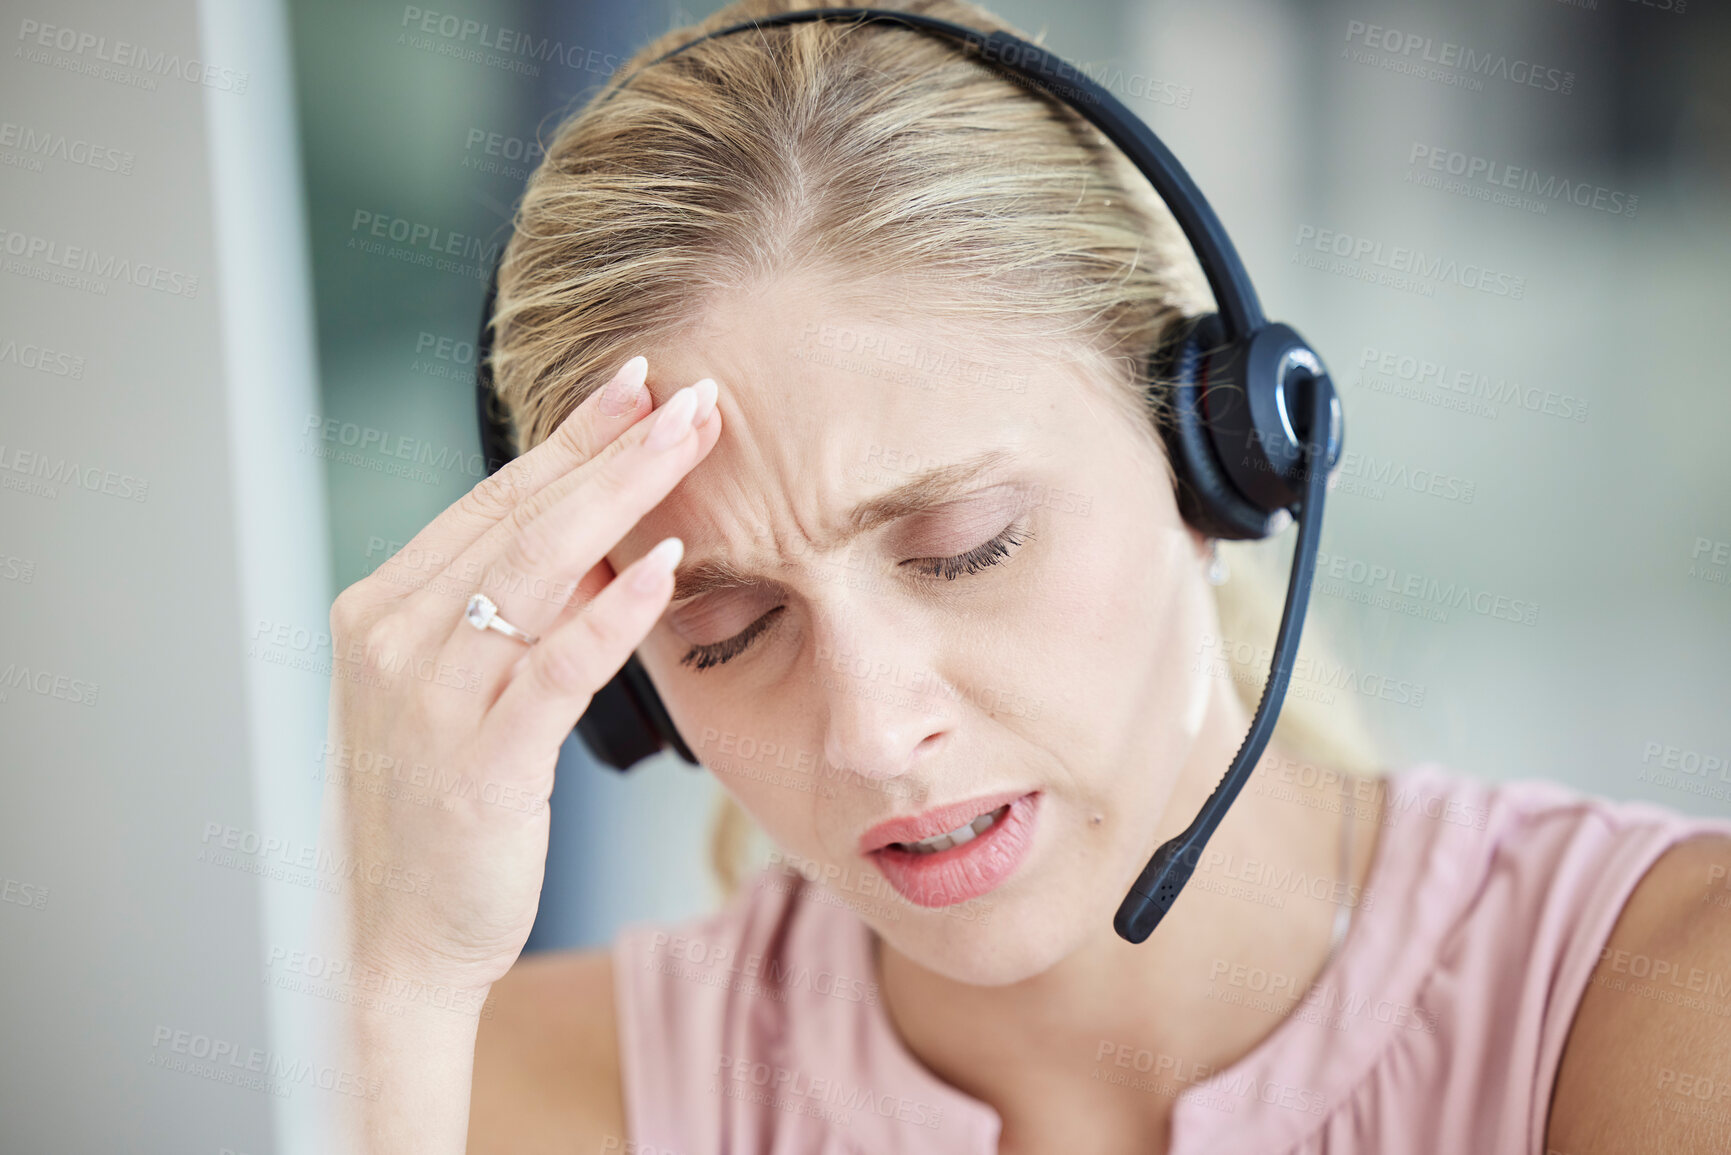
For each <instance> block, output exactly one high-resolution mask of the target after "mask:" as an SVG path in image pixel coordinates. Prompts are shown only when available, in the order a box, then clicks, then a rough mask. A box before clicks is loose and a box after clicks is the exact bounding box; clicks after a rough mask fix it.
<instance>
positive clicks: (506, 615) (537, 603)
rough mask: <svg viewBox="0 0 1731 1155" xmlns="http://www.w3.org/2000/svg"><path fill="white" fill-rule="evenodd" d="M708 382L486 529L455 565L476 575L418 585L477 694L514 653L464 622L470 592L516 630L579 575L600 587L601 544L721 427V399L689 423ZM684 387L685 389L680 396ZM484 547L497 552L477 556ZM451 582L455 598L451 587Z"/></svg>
mask: <svg viewBox="0 0 1731 1155" xmlns="http://www.w3.org/2000/svg"><path fill="white" fill-rule="evenodd" d="M713 389H714V382H713V381H710V380H709V379H707V378H706V379H705V380H704V381H703V382H700V383H699V384H698V385H693V386H687V387H686V388H685V389H682V390H680V392H679V393H676V394H674V396H673V397H670V398H669V399H668V400H667V402H666V404H664V405H663V406H662V407H661V410H660V413H659V414H658V415H657V417H656V418H654V419H652V420H651V421H647V422H643V423H642V424H641V425H640V426H639V427H637V428H634V429H632V430H630V431H629V432H627V433H626V435H625V436H624V437H622V438H620V439H619V441H618V442H615V445H617V446H619V447H620V448H618V450H617V451H613V449H612V447H610V448H609V451H608V452H606V453H603V454H601V455H599V456H598V457H596V458H595V460H593V461H591V462H590V463H589V464H588V465H587V466H585V467H584V468H582V469H579V470H576V471H574V472H573V473H571V474H569V475H567V476H566V477H565V478H562V479H561V480H560V481H558V482H556V483H555V484H553V485H550V486H548V487H547V488H546V489H545V490H543V491H542V492H541V493H539V494H537V495H536V496H535V497H533V498H531V499H529V500H528V501H526V502H524V503H523V504H522V505H520V506H519V507H518V508H517V510H516V511H515V512H514V513H513V514H512V515H511V516H510V517H509V518H507V519H506V520H505V521H503V522H501V523H500V524H499V526H497V527H496V528H495V529H494V530H490V531H488V536H487V538H484V539H483V541H482V542H477V543H476V545H475V546H474V547H473V553H474V555H475V556H474V557H473V558H465V559H462V562H461V564H460V565H459V566H457V567H454V570H455V571H456V572H459V573H461V574H464V575H466V574H468V573H472V572H475V571H476V570H479V572H480V577H479V579H478V580H471V581H469V582H468V583H467V584H466V585H461V584H459V583H458V582H457V581H456V578H455V576H453V580H452V583H451V584H452V587H453V588H452V590H450V591H447V590H446V589H445V588H444V586H445V583H444V582H440V583H439V588H438V589H436V590H435V589H429V590H428V591H426V592H425V593H423V594H420V595H417V597H418V598H420V597H425V598H428V599H435V598H436V599H443V600H444V602H445V605H444V606H443V607H442V612H444V613H446V614H448V615H449V617H450V620H451V623H452V624H451V626H450V627H449V628H450V631H451V632H450V635H449V641H448V643H447V645H446V647H445V651H444V653H443V657H444V659H445V660H446V661H447V662H450V663H451V664H453V665H454V666H456V667H459V668H462V669H466V670H471V671H476V672H478V675H479V679H480V684H479V691H480V693H481V694H482V695H483V699H482V700H483V701H489V702H490V701H492V700H493V699H494V698H495V697H496V696H497V695H498V693H499V692H500V691H501V690H502V689H503V687H504V685H505V683H506V681H507V680H508V678H509V676H510V662H511V660H512V659H511V657H510V654H509V650H508V649H507V650H506V651H505V652H504V653H501V651H500V644H501V641H502V639H500V638H496V637H487V636H485V635H484V633H482V632H479V631H476V630H474V629H472V628H470V627H469V626H468V625H465V624H462V621H461V615H462V613H463V610H464V607H465V605H466V604H467V602H468V599H469V596H470V594H472V593H475V592H481V593H485V594H486V595H487V596H488V597H489V598H490V599H492V601H493V603H494V604H495V605H496V606H497V607H498V613H499V616H500V617H502V618H503V619H504V620H505V621H507V622H509V623H510V624H511V625H514V626H516V627H517V628H519V629H521V630H525V631H527V632H529V633H531V634H544V633H546V632H547V631H548V630H551V629H553V628H554V627H555V626H556V625H557V624H558V620H559V618H560V615H561V614H562V613H564V612H565V611H566V610H567V608H568V607H570V606H572V605H573V604H574V603H575V604H578V605H581V604H582V603H581V602H580V601H578V599H577V595H576V590H577V588H578V586H579V582H580V581H587V582H588V583H589V586H588V588H589V589H595V588H597V587H599V586H600V585H601V584H602V582H603V581H604V580H605V576H606V573H607V572H608V571H609V570H610V569H611V566H610V564H609V563H608V562H607V557H606V555H607V551H608V550H610V549H612V548H614V547H615V546H616V545H617V544H618V543H619V540H620V539H621V538H623V537H624V536H625V535H626V533H628V532H629V531H630V530H631V528H632V527H633V526H635V525H636V524H637V523H638V522H639V521H640V520H641V519H642V518H643V516H644V515H645V514H647V513H648V512H649V511H650V510H652V509H654V508H655V507H656V506H657V505H659V504H660V503H661V502H662V500H663V499H665V498H666V497H667V495H668V493H670V492H671V491H672V490H673V489H674V487H675V486H677V485H678V484H679V482H680V481H681V480H682V479H684V477H685V476H686V475H687V474H688V473H689V472H690V471H691V469H692V468H693V467H694V466H696V465H697V463H698V462H699V461H701V460H703V458H704V457H705V456H707V455H708V453H709V451H710V450H711V449H712V448H714V446H715V444H716V442H717V441H718V440H719V439H720V436H721V420H720V412H719V409H717V408H716V407H715V406H714V405H713V404H707V407H708V408H709V409H710V412H709V414H708V417H707V420H706V421H705V422H704V423H703V426H702V428H701V429H698V428H694V427H693V425H692V416H693V415H692V413H691V410H692V409H693V407H694V406H696V405H697V404H698V403H699V401H700V400H703V399H705V398H712V397H713V396H714V393H713V392H712V391H713ZM681 394H685V395H686V396H685V397H684V398H683V399H682V398H681ZM682 418H683V420H682ZM664 422H665V424H663V423H664ZM657 430H661V431H662V432H661V433H657ZM663 438H665V440H663ZM489 549H490V550H492V551H494V556H493V557H491V558H486V557H483V556H482V554H483V552H484V551H485V550H489ZM597 571H600V572H597ZM452 592H455V593H457V594H459V595H460V598H453V597H450V596H449V595H450V593H452ZM411 609H412V610H414V611H415V612H424V613H427V614H431V613H434V612H441V611H436V610H435V609H433V608H426V609H422V608H420V607H413V606H412V607H411ZM488 632H491V631H488ZM517 644H518V645H520V644H521V643H517Z"/></svg>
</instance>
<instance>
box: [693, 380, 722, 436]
mask: <svg viewBox="0 0 1731 1155" xmlns="http://www.w3.org/2000/svg"><path fill="white" fill-rule="evenodd" d="M692 388H693V389H695V390H697V413H696V414H695V415H694V416H693V417H692V418H691V424H692V425H693V426H699V425H702V424H703V423H704V422H705V421H708V420H709V415H710V414H711V413H714V412H715V397H716V394H718V393H720V392H721V386H719V385H717V384H716V383H715V378H713V377H705V378H704V379H703V380H701V381H699V382H698V383H697V384H695V385H693V386H692Z"/></svg>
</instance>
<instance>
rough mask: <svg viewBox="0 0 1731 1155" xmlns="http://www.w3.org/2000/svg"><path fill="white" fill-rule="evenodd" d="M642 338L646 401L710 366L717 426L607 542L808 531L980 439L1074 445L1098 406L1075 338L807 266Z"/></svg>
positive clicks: (1104, 395)
mask: <svg viewBox="0 0 1731 1155" xmlns="http://www.w3.org/2000/svg"><path fill="white" fill-rule="evenodd" d="M647 353H648V357H649V364H650V380H649V385H650V390H651V392H652V393H653V395H654V397H655V400H656V403H657V404H660V403H662V402H664V401H665V400H666V399H667V398H668V397H669V396H671V395H672V394H673V393H674V392H675V391H676V390H678V389H679V388H681V387H683V386H684V385H687V384H690V383H691V382H693V381H696V380H698V379H700V378H701V377H704V376H711V377H714V378H715V379H716V381H717V382H719V383H720V386H721V396H720V401H719V404H720V407H721V409H722V421H723V428H722V433H721V439H720V441H719V442H718V443H717V444H716V446H715V448H714V449H713V450H712V451H711V452H710V454H709V456H708V457H706V458H705V459H704V460H703V461H702V462H700V463H699V464H698V465H697V466H696V467H695V468H694V469H693V470H692V472H691V473H690V474H689V475H687V477H686V478H685V479H684V480H683V481H682V482H681V483H680V485H679V486H678V487H676V488H675V490H674V491H673V493H672V494H670V495H669V497H668V498H667V499H666V500H665V501H663V502H662V504H661V505H660V506H658V507H657V508H656V509H655V510H654V511H652V512H651V514H650V515H649V516H647V517H645V518H644V520H643V522H642V523H640V525H639V527H638V529H636V530H634V531H633V534H632V535H628V537H627V539H626V542H625V543H622V546H621V549H620V550H619V551H616V553H615V554H614V555H613V556H617V554H618V553H623V554H624V555H625V556H627V557H634V556H636V555H637V554H638V553H640V552H642V551H643V550H646V549H648V548H649V546H651V545H653V544H654V542H655V541H656V540H659V538H660V536H664V535H666V534H673V533H677V534H679V535H680V536H682V537H684V538H685V540H686V550H687V556H688V557H691V556H695V555H699V554H705V555H707V554H711V553H714V554H722V555H730V556H733V557H734V558H735V560H739V561H744V560H745V559H744V558H743V557H739V556H738V554H739V552H740V551H739V549H738V548H737V547H738V546H739V545H740V544H741V542H742V540H749V539H751V538H754V537H765V536H768V537H773V538H777V539H780V538H782V537H785V536H788V535H794V536H800V537H805V538H807V539H808V540H818V539H820V538H822V537H823V536H825V535H826V532H827V531H828V530H829V529H831V528H833V527H835V526H837V525H838V524H841V523H844V522H845V519H846V515H847V514H848V513H849V512H850V511H851V510H853V509H854V507H855V506H857V505H858V504H859V503H860V502H862V501H864V500H867V499H869V498H871V497H874V496H877V495H879V494H881V493H883V492H885V491H887V490H890V489H893V488H895V487H896V486H897V485H899V484H902V483H905V482H907V481H908V480H910V479H912V478H914V477H917V476H919V475H920V474H922V473H924V472H926V471H928V470H931V469H942V468H945V467H953V466H956V465H959V464H962V463H964V462H966V461H968V460H970V459H973V458H975V457H976V456H978V455H979V454H980V453H981V452H982V451H984V450H988V449H993V448H997V449H1003V450H1007V451H1009V452H1010V453H1011V454H1013V455H1017V456H1019V457H1023V458H1025V459H1026V460H1028V461H1029V462H1038V461H1042V460H1051V459H1054V458H1058V459H1062V458H1064V457H1067V456H1071V455H1074V454H1076V453H1079V452H1085V449H1084V448H1083V447H1084V446H1085V444H1086V442H1087V439H1088V436H1089V431H1090V427H1094V426H1097V425H1099V424H1100V423H1101V422H1103V421H1105V420H1108V412H1109V409H1110V407H1111V397H1110V387H1109V386H1108V384H1107V383H1106V381H1105V379H1104V375H1103V373H1102V372H1101V369H1100V366H1099V365H1098V364H1095V363H1092V362H1088V361H1084V360H1080V359H1079V356H1078V353H1079V351H1078V350H1076V349H1075V348H1073V347H1065V346H1060V345H1058V344H1056V343H1054V342H1050V341H1041V340H1039V339H1037V338H1033V337H1029V336H1027V335H1025V334H1019V333H1017V332H1015V331H1014V330H1013V329H1011V328H1008V327H1006V326H1004V325H1002V324H996V325H988V324H984V323H971V322H967V321H961V320H956V319H954V318H942V317H939V316H936V315H934V314H933V313H932V312H931V311H929V310H924V311H922V310H921V309H919V308H918V307H917V306H914V305H913V304H912V303H911V302H909V303H904V304H902V305H900V306H897V305H896V304H895V303H894V302H893V301H891V302H886V301H885V300H884V299H883V298H882V297H881V296H878V297H865V296H863V295H859V294H849V293H847V292H845V291H839V290H837V289H835V288H833V287H831V286H830V285H826V284H814V283H812V282H809V281H807V282H800V281H793V280H784V281H781V282H777V283H775V284H773V285H768V286H764V287H762V288H759V289H757V290H754V291H751V292H741V293H729V294H724V295H722V296H720V297H718V298H717V299H716V300H715V301H714V302H713V303H712V304H711V306H710V307H709V308H708V309H707V310H706V311H705V312H704V313H703V314H702V316H701V317H700V318H699V319H698V320H697V321H695V322H694V323H693V324H692V325H690V326H688V327H687V328H686V329H685V330H684V331H683V332H681V333H680V334H679V335H678V336H677V337H675V338H672V339H669V340H667V341H664V342H662V343H661V344H660V345H658V346H657V347H655V348H653V349H650V350H648V351H647ZM726 542H732V543H733V547H732V548H730V547H729V546H728V545H726V544H725V543H726Z"/></svg>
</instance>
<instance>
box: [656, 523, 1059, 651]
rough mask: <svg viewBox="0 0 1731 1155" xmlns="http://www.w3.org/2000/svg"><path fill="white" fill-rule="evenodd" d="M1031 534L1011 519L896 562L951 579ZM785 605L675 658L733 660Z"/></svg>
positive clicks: (1004, 554)
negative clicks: (991, 533) (959, 543)
mask: <svg viewBox="0 0 1731 1155" xmlns="http://www.w3.org/2000/svg"><path fill="white" fill-rule="evenodd" d="M1031 536H1033V535H1032V534H1030V533H1029V532H1028V531H1027V529H1026V528H1025V527H1023V526H1021V525H1018V524H1016V523H1014V522H1012V523H1011V524H1010V525H1008V526H1006V527H1005V528H1004V530H1003V532H1002V533H1000V534H998V535H997V536H996V537H994V538H992V540H991V541H988V542H986V543H985V544H984V545H980V546H976V547H974V548H973V549H970V550H969V551H968V552H966V553H963V554H957V555H956V556H955V557H916V558H909V559H908V560H907V561H904V562H900V563H898V564H900V565H903V566H912V567H913V568H914V570H915V571H916V572H918V573H920V574H923V575H925V576H927V577H934V578H941V579H943V580H945V581H954V580H955V579H956V578H958V577H961V576H962V575H963V574H976V573H979V572H980V571H981V570H983V569H986V568H987V567H989V566H994V565H1001V564H1003V562H1004V561H1005V560H1007V559H1008V558H1009V556H1010V554H1011V552H1012V551H1013V550H1014V549H1015V548H1016V547H1017V546H1019V545H1021V544H1023V543H1024V542H1026V541H1027V540H1028V539H1029V538H1030V537H1031ZM786 608H787V607H786V606H776V607H775V608H774V609H772V610H770V611H769V612H768V613H766V614H764V615H763V616H762V617H760V618H758V619H757V620H756V621H755V622H752V623H751V624H750V625H749V626H747V627H745V629H743V630H741V631H740V632H739V633H737V634H735V635H734V636H733V637H731V638H728V639H727V640H726V641H724V642H713V643H711V644H709V645H702V646H692V647H691V650H690V652H689V653H687V654H686V655H685V656H684V657H683V658H680V659H679V664H680V665H682V666H690V667H691V668H692V669H694V670H707V669H709V668H710V667H711V666H719V665H721V664H722V663H723V662H728V661H731V660H733V659H734V658H736V657H738V656H739V655H740V654H741V653H743V652H745V648H746V647H747V646H749V645H751V643H752V642H753V641H754V640H755V639H756V638H757V636H758V635H759V634H761V633H763V632H764V631H765V630H767V629H768V628H769V627H770V624H771V623H772V622H773V621H774V619H775V617H776V615H777V614H779V613H781V611H782V610H784V609H786Z"/></svg>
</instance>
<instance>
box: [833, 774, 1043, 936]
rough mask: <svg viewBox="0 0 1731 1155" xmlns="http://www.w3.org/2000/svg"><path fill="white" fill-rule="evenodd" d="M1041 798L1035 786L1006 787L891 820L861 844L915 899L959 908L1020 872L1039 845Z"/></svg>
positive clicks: (905, 893)
mask: <svg viewBox="0 0 1731 1155" xmlns="http://www.w3.org/2000/svg"><path fill="white" fill-rule="evenodd" d="M1040 798H1041V794H1040V792H1039V791H1037V790H1035V791H1030V792H1027V793H1023V792H1020V791H1004V792H1002V793H1000V794H998V795H996V796H988V797H984V798H979V799H976V800H974V801H972V802H958V803H955V804H953V805H950V806H945V807H939V808H938V809H936V810H932V811H928V812H927V813H925V814H923V815H918V816H915V817H913V818H898V819H892V820H891V821H889V822H885V823H882V824H880V825H878V826H876V827H873V828H872V830H871V831H869V832H867V834H866V836H865V837H864V838H863V839H861V842H860V845H861V849H862V850H863V851H864V852H865V855H866V857H867V858H868V859H870V860H871V863H872V865H873V866H874V867H876V868H877V870H878V872H879V873H881V874H882V875H883V876H884V879H885V880H886V881H887V882H888V883H889V884H890V886H891V887H893V888H894V889H895V890H896V892H897V893H899V894H900V895H901V896H902V897H903V898H905V899H907V900H908V901H909V902H911V903H913V904H914V905H916V906H924V907H945V906H954V905H956V904H957V903H962V902H967V901H969V900H970V899H976V898H980V897H981V896H983V895H985V894H988V893H990V892H991V891H993V890H995V889H997V888H998V886H999V885H1001V884H1002V883H1003V882H1005V881H1006V880H1007V879H1008V878H1009V877H1010V876H1011V875H1012V874H1014V873H1015V871H1016V868H1017V867H1018V866H1020V865H1021V863H1022V861H1023V860H1024V859H1025V858H1026V857H1027V856H1028V854H1029V852H1030V851H1031V850H1032V848H1033V841H1034V828H1035V824H1036V823H1037V821H1038V816H1039V802H1040ZM934 827H935V828H936V829H935V830H934ZM927 831H932V833H926V832H927ZM921 834H923V835H924V837H915V836H916V835H921ZM898 835H899V836H900V837H897V836H898Z"/></svg>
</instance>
